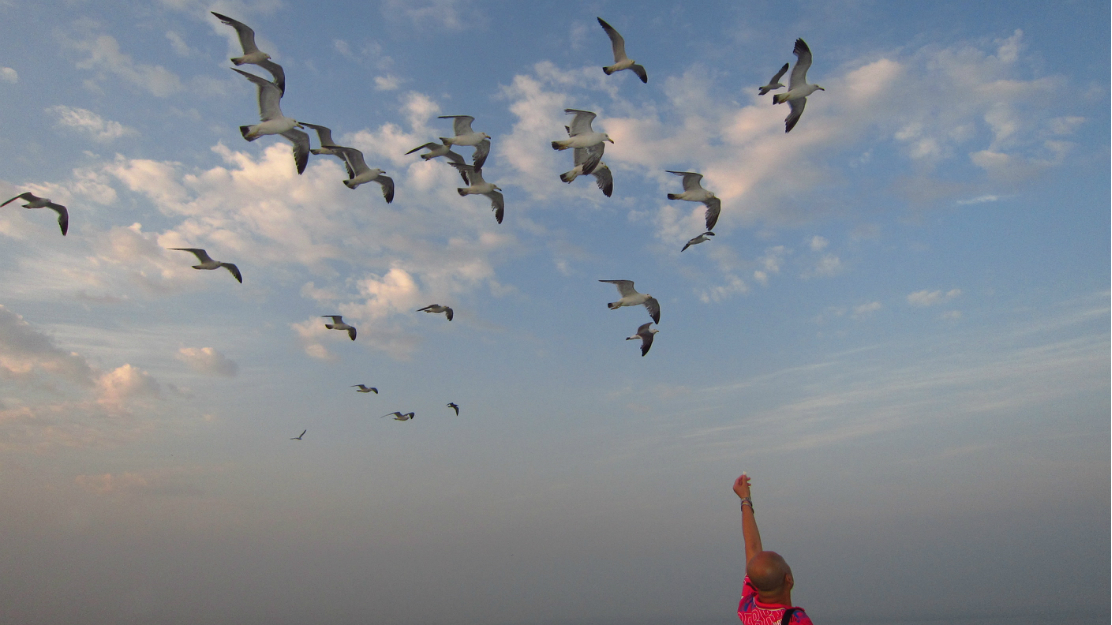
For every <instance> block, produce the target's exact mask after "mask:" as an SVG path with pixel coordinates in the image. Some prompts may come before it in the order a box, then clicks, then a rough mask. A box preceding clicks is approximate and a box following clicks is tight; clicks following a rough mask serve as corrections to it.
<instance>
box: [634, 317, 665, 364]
mask: <svg viewBox="0 0 1112 625" xmlns="http://www.w3.org/2000/svg"><path fill="white" fill-rule="evenodd" d="M651 325H652V322H649V323H645V324H642V325H641V327H639V328H637V334H634V335H633V336H630V337H626V340H627V341H632V340H633V339H641V357H642V358H644V357H645V354H647V353H649V348H650V347H652V346H653V335H654V334H656V333H657V332H660V330H657V329H656V328H653V329H652V330H650V329H649V326H651Z"/></svg>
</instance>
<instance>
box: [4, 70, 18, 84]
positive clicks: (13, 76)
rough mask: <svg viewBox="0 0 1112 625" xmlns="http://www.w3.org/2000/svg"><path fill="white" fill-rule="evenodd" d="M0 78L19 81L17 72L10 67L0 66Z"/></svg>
mask: <svg viewBox="0 0 1112 625" xmlns="http://www.w3.org/2000/svg"><path fill="white" fill-rule="evenodd" d="M0 80H3V81H4V82H10V83H17V82H19V73H18V72H16V71H15V70H14V69H12V68H10V67H0Z"/></svg>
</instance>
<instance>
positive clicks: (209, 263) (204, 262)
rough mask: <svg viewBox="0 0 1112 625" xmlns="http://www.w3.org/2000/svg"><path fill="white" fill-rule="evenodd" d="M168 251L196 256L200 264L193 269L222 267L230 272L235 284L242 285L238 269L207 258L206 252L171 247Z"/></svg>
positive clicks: (192, 248)
mask: <svg viewBox="0 0 1112 625" xmlns="http://www.w3.org/2000/svg"><path fill="white" fill-rule="evenodd" d="M170 249H172V250H178V251H180V252H190V253H192V254H193V255H194V256H196V257H197V260H198V261H200V263H201V264H200V265H193V268H194V269H220V268H221V267H223V268H225V269H227V270H228V271H229V272H231V274H232V275H233V276H235V279H236V281H237V282H239V283H240V284H243V274H241V273H239V267H236V266H235V265H233V264H232V263H222V262H220V261H218V260H213V259H211V258H209V255H208V252H206V251H204V250H202V249H200V248H197V247H171V248H170Z"/></svg>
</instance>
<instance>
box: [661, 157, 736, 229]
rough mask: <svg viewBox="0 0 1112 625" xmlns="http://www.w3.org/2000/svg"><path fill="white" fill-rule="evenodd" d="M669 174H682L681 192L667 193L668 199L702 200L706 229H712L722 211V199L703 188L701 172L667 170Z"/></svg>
mask: <svg viewBox="0 0 1112 625" xmlns="http://www.w3.org/2000/svg"><path fill="white" fill-rule="evenodd" d="M667 171H668V173H670V174H675V175H677V176H683V193H669V194H668V199H669V200H687V201H688V202H702V203H703V204H705V205H706V207H707V212H706V222H707V230H713V229H714V224H716V223H718V215H719V214H721V213H722V200H720V199H718V198H717V197H715V195H714V194H713V193H711V192H710V191H707V190H706V189H704V188H703V185H701V184H699V181H700V180H702V179H703V174H697V173H695V172H691V171H672V170H667Z"/></svg>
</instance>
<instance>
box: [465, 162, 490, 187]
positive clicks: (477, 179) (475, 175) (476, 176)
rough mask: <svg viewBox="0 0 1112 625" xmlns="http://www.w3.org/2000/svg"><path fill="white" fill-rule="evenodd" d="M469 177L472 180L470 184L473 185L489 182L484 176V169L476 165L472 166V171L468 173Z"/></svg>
mask: <svg viewBox="0 0 1112 625" xmlns="http://www.w3.org/2000/svg"><path fill="white" fill-rule="evenodd" d="M467 179H468V180H469V181H470V184H471V186H473V187H474V186H478V185H481V184H486V183H487V181H486V180H485V179H484V178H483V170H481V169H479V168H478V167H475V166H472V167H471V170H470V173H469V174H467Z"/></svg>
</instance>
